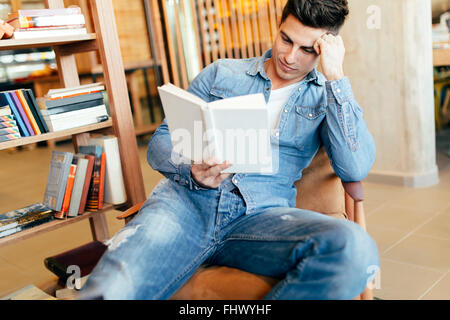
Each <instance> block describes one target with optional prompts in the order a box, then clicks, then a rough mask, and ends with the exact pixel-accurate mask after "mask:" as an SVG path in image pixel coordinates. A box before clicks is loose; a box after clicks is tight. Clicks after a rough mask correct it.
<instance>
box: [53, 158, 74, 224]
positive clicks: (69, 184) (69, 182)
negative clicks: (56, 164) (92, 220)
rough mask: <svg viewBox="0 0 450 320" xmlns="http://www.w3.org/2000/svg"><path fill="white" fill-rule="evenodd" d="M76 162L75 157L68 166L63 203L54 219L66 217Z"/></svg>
mask: <svg viewBox="0 0 450 320" xmlns="http://www.w3.org/2000/svg"><path fill="white" fill-rule="evenodd" d="M74 163H75V164H74ZM76 163H77V161H76V158H75V159H74V160H73V162H72V165H71V166H70V170H69V176H68V177H67V183H66V190H65V192H64V200H63V204H62V206H61V211H59V212H57V213H55V218H56V219H65V218H67V213H68V212H69V206H70V198H71V196H72V190H73V184H74V181H75V174H76V171H77V165H76Z"/></svg>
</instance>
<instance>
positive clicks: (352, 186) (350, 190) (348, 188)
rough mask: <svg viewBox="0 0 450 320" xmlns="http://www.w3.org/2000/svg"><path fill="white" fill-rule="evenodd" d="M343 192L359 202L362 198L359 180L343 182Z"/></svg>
mask: <svg viewBox="0 0 450 320" xmlns="http://www.w3.org/2000/svg"><path fill="white" fill-rule="evenodd" d="M342 186H343V187H344V190H345V192H346V193H347V194H348V195H349V196H350V197H351V198H352V199H353V201H355V202H360V201H363V200H364V191H363V186H362V183H361V181H357V182H343V181H342Z"/></svg>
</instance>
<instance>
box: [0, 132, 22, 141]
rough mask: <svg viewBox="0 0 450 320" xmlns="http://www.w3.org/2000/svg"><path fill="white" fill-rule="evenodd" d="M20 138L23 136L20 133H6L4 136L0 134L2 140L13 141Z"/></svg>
mask: <svg viewBox="0 0 450 320" xmlns="http://www.w3.org/2000/svg"><path fill="white" fill-rule="evenodd" d="M20 138H21V136H20V134H19V133H13V134H5V135H3V136H0V142H5V141H11V140H16V139H20Z"/></svg>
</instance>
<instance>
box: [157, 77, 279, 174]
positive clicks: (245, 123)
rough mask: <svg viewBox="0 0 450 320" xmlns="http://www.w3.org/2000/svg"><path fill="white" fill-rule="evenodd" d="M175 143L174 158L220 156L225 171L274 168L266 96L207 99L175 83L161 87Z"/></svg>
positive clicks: (187, 160) (270, 170) (188, 160)
mask: <svg viewBox="0 0 450 320" xmlns="http://www.w3.org/2000/svg"><path fill="white" fill-rule="evenodd" d="M158 91H159V95H160V98H161V102H162V105H163V109H164V114H165V116H166V119H167V124H168V127H169V132H170V136H171V140H172V144H173V152H172V156H171V160H172V162H174V163H175V164H177V162H178V163H191V162H193V163H200V162H202V161H205V160H207V159H211V158H215V159H217V160H218V161H219V162H223V161H228V162H230V163H231V164H232V166H231V167H230V168H228V169H225V170H223V171H222V173H264V174H271V173H273V172H274V168H273V164H274V163H276V161H274V159H273V155H275V152H272V151H273V150H275V148H272V142H271V128H270V125H269V114H268V109H267V105H266V101H265V99H264V95H263V94H250V95H243V96H236V97H229V98H227V97H224V98H223V99H219V100H216V101H212V102H209V103H208V102H206V101H204V100H203V99H201V98H199V97H197V96H195V95H194V94H192V93H190V92H188V91H186V90H183V89H180V88H178V87H176V86H174V85H172V84H170V83H168V84H165V85H163V86H161V87H158Z"/></svg>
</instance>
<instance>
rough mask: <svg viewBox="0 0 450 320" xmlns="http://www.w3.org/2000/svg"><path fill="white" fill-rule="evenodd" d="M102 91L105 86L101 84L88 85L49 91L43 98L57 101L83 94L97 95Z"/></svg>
mask: <svg viewBox="0 0 450 320" xmlns="http://www.w3.org/2000/svg"><path fill="white" fill-rule="evenodd" d="M103 90H105V86H104V85H103V83H89V84H84V85H81V86H77V87H71V88H62V89H50V90H49V91H48V92H47V94H46V95H45V96H44V98H48V99H50V100H57V99H64V98H71V97H76V96H79V95H83V94H89V93H97V92H100V91H103Z"/></svg>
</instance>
